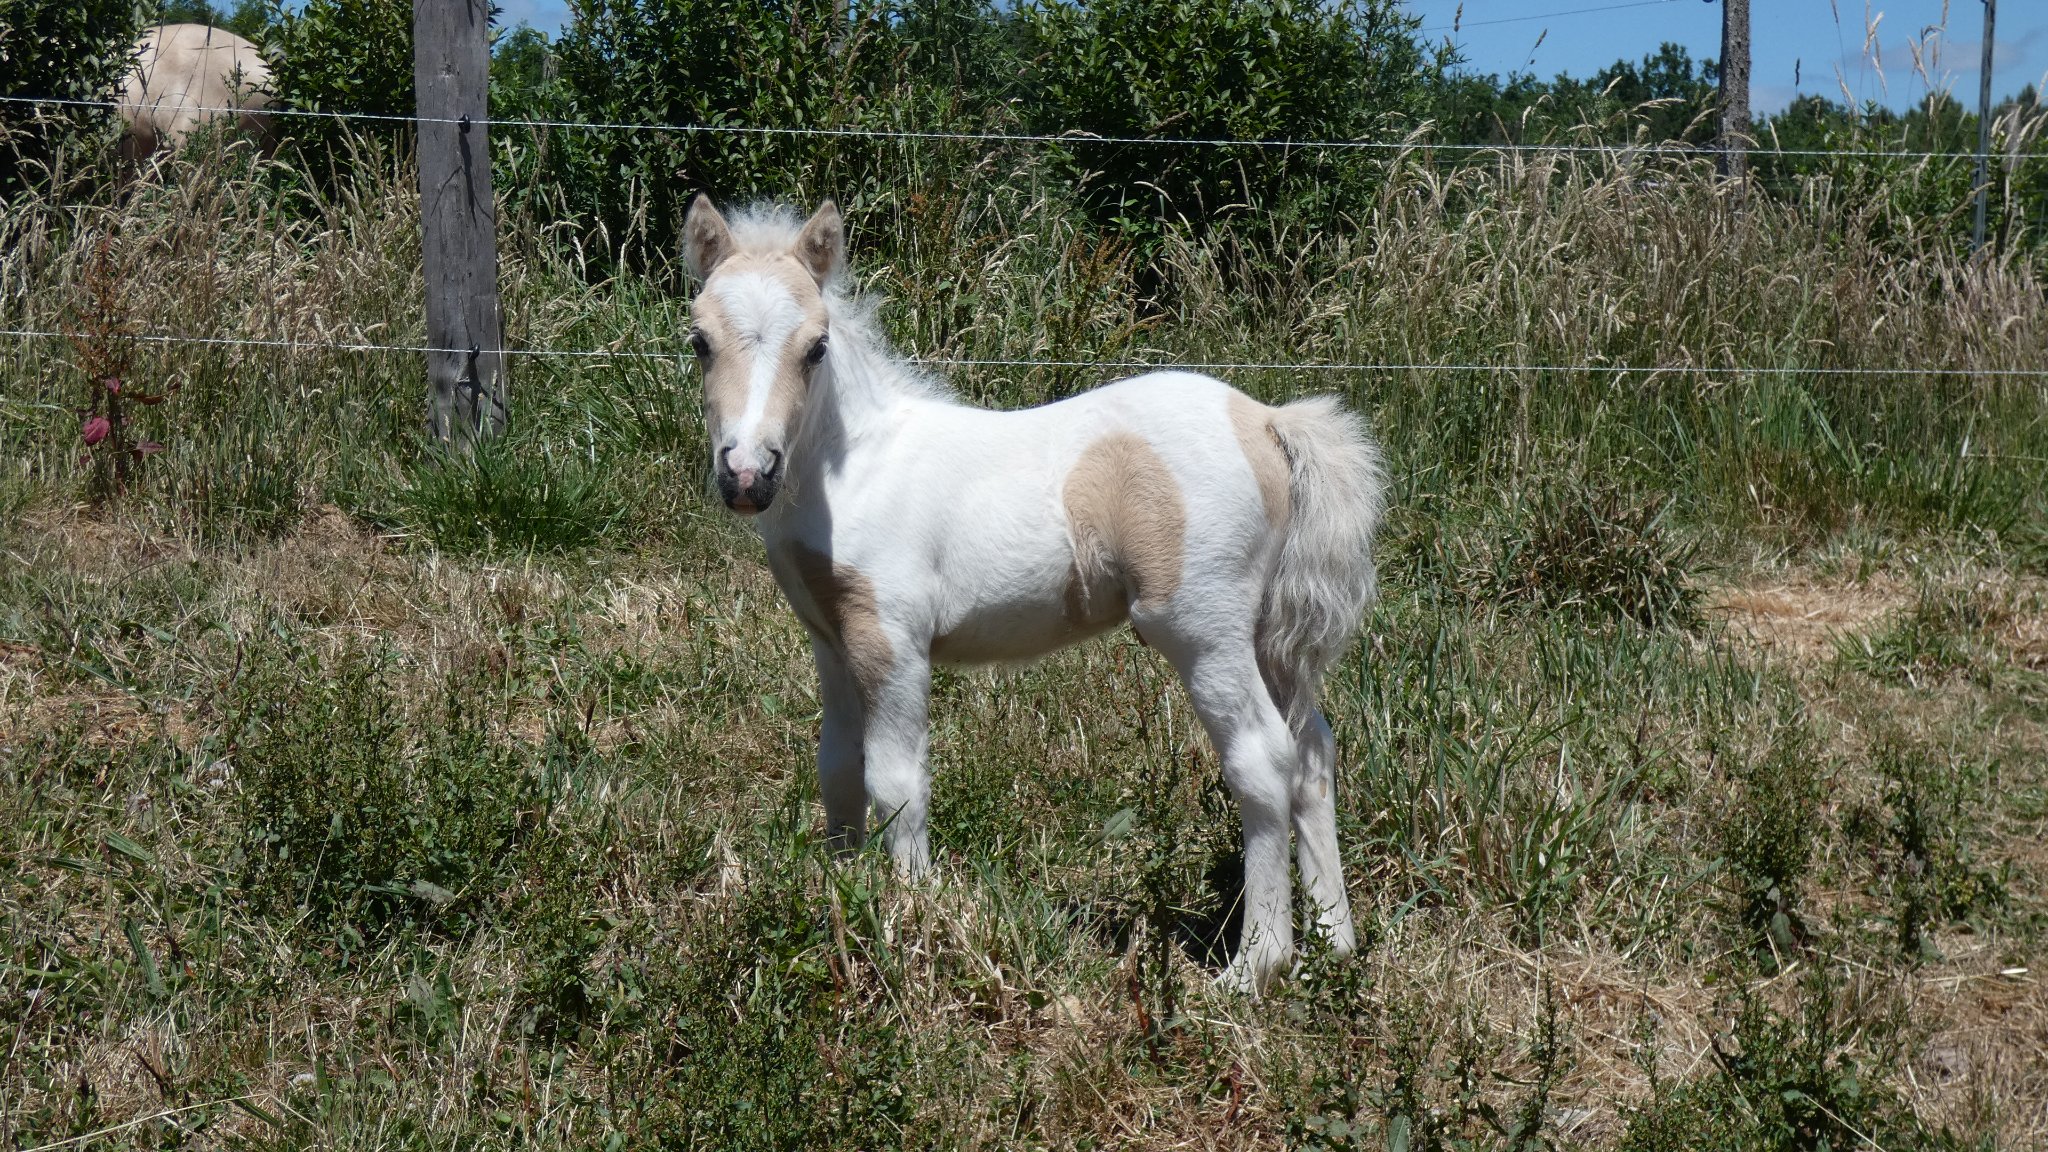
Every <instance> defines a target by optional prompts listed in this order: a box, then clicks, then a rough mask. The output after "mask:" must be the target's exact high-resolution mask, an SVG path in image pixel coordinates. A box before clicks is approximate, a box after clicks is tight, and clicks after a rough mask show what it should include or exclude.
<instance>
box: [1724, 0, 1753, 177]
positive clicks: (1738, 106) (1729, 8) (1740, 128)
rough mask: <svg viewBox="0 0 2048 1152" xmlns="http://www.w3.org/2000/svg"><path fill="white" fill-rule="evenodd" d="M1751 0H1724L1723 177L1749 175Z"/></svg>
mask: <svg viewBox="0 0 2048 1152" xmlns="http://www.w3.org/2000/svg"><path fill="white" fill-rule="evenodd" d="M1749 132H1750V124H1749V0H1721V132H1720V137H1721V138H1720V145H1721V175H1723V176H1726V177H1727V178H1728V179H1730V180H1733V181H1736V182H1738V183H1740V182H1741V181H1743V180H1745V179H1747V178H1748V176H1749Z"/></svg>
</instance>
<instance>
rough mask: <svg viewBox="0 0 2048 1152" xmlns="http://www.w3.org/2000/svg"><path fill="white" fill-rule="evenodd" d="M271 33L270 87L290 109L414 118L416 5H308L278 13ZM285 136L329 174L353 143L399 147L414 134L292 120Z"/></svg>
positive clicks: (385, 126) (381, 1)
mask: <svg viewBox="0 0 2048 1152" xmlns="http://www.w3.org/2000/svg"><path fill="white" fill-rule="evenodd" d="M277 16H278V18H277V21H276V22H275V23H274V24H272V25H270V27H269V28H268V29H267V30H266V32H265V39H264V55H265V57H267V58H268V59H269V61H270V85H271V89H272V90H273V91H274V92H276V94H277V98H278V100H279V102H280V103H282V104H283V105H284V106H285V107H287V108H291V109H296V110H300V111H305V112H353V113H365V114H369V115H375V116H408V117H409V116H411V115H413V113H414V111H415V110H416V109H415V105H414V102H413V91H412V3H411V0H307V3H306V5H305V7H303V8H300V9H298V10H296V11H294V10H292V9H290V8H283V7H281V8H279V10H278V13H277ZM285 133H286V135H288V136H289V137H290V138H291V139H292V140H294V141H295V142H296V143H297V145H298V148H299V149H300V151H301V152H302V153H303V154H304V155H305V157H306V158H307V160H308V167H309V169H310V170H311V171H312V172H315V173H320V172H328V171H332V170H333V168H334V167H336V166H338V165H339V164H340V163H341V161H342V160H343V158H345V157H347V156H348V155H349V152H350V143H349V142H350V141H351V140H355V139H359V138H360V139H369V140H377V141H382V142H384V143H386V144H394V143H399V142H402V141H407V140H410V139H411V136H412V129H411V127H410V126H409V125H401V124H396V123H389V122H378V121H347V120H341V119H330V118H327V117H320V116H293V117H290V118H289V120H288V122H287V124H286V125H285Z"/></svg>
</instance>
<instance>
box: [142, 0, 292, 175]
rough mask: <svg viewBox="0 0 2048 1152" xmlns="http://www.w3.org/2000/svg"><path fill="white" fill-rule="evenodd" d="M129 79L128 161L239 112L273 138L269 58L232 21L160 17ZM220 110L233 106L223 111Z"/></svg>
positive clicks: (251, 128) (263, 139) (243, 122)
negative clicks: (230, 26) (224, 24)
mask: <svg viewBox="0 0 2048 1152" xmlns="http://www.w3.org/2000/svg"><path fill="white" fill-rule="evenodd" d="M140 51H141V54H140V55H139V56H138V57H137V59H136V61H135V67H134V69H132V70H131V71H130V72H129V73H128V75H127V77H126V78H125V79H124V80H123V81H122V87H121V99H120V103H119V109H118V110H119V112H120V115H121V123H122V128H123V131H122V134H121V155H122V157H123V158H124V159H127V160H129V161H131V162H132V161H138V160H142V159H144V158H146V157H148V156H149V155H150V154H151V153H153V152H155V151H156V150H158V149H159V148H167V149H176V148H177V147H178V146H180V145H182V144H183V143H184V142H185V141H186V139H187V138H188V137H190V136H191V135H192V133H193V132H195V131H197V130H198V128H199V127H200V125H202V124H205V123H208V122H209V121H213V120H217V119H221V118H223V117H224V116H227V115H230V114H231V115H233V116H234V118H235V121H236V123H237V124H239V125H240V126H241V128H242V130H243V131H245V132H247V133H249V134H250V135H251V136H252V137H254V138H255V139H256V140H257V141H258V142H259V143H260V144H263V145H266V146H267V145H268V144H269V143H270V141H271V135H270V123H269V121H270V118H269V117H268V116H265V115H264V114H263V113H264V110H265V109H267V108H269V107H270V106H271V104H272V102H273V99H272V96H271V94H270V91H269V88H268V85H269V84H270V65H269V64H267V63H265V62H264V59H263V53H262V52H260V51H258V50H257V48H256V45H254V44H251V43H250V42H249V41H247V40H244V39H243V38H242V37H240V36H237V35H235V34H234V33H233V32H230V31H228V30H227V29H225V28H214V27H210V26H208V25H205V24H159V25H157V26H156V27H154V28H151V29H150V30H149V31H148V32H147V33H145V34H144V35H143V37H142V42H141V45H140ZM218 109H231V110H232V112H231V113H230V112H222V111H218Z"/></svg>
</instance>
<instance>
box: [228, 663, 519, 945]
mask: <svg viewBox="0 0 2048 1152" xmlns="http://www.w3.org/2000/svg"><path fill="white" fill-rule="evenodd" d="M402 685H403V677H402V674H401V672H400V670H399V669H397V668H396V667H394V666H393V664H392V662H391V660H390V658H389V657H388V656H383V655H380V654H378V653H376V652H375V651H371V650H363V649H353V648H352V649H347V650H344V651H343V652H342V653H341V654H340V655H338V656H328V657H322V656H319V655H316V654H314V653H313V652H311V651H307V650H304V649H300V650H298V651H297V652H291V651H290V650H287V652H286V653H284V654H280V655H277V656H268V657H266V658H264V659H262V660H260V661H259V662H258V663H256V664H255V665H254V666H253V667H251V668H250V669H248V670H247V671H246V672H245V673H243V675H242V676H241V678H240V679H239V680H238V682H237V684H236V687H235V697H236V698H235V700H234V702H233V703H232V704H231V709H232V711H233V713H234V716H235V720H234V723H233V726H232V731H234V732H235V736H234V738H233V741H232V743H231V744H230V745H229V748H230V751H229V755H228V762H229V763H230V764H231V765H232V766H233V772H234V775H235V779H236V782H237V800H238V806H239V809H240V821H241V826H242V853H241V876H240V885H241V887H242V890H243V891H244V892H245V894H246V895H247V896H248V898H249V899H250V901H251V903H252V904H254V905H255V906H256V907H258V908H259V909H262V910H265V911H266V912H269V913H272V914H280V913H283V912H285V911H286V910H296V913H297V919H298V921H299V923H301V924H303V925H304V926H306V927H307V928H308V929H310V930H313V931H316V932H320V933H325V934H330V935H331V936H332V937H333V938H334V939H335V940H336V941H337V942H339V943H340V944H342V945H343V946H344V947H345V948H354V947H360V946H361V945H362V944H363V943H364V942H365V941H368V940H374V939H375V938H377V937H379V936H381V935H383V934H385V933H387V932H389V931H391V930H392V929H394V928H395V927H398V926H402V925H407V924H420V925H427V926H431V925H436V924H446V923H454V922H459V921H460V920H461V919H463V918H465V917H468V916H471V915H474V914H476V913H478V912H480V911H482V910H483V909H485V908H486V907H487V906H488V904H487V902H488V900H489V898H490V897H492V896H493V895H495V894H496V893H497V891H498V890H499V889H500V888H501V887H502V886H503V885H504V884H505V883H506V881H507V879H508V876H507V865H508V862H509V853H510V851H511V849H512V848H513V847H514V845H515V844H516V843H517V842H518V841H519V839H520V838H521V837H522V835H523V834H524V833H525V832H526V831H527V830H528V829H529V828H530V827H531V825H532V822H533V821H534V819H535V818H536V814H537V809H539V808H541V807H544V805H545V803H546V801H547V797H548V796H549V794H550V791H551V790H552V789H553V788H555V787H557V786H558V781H557V780H553V779H550V778H549V776H548V774H547V773H545V772H543V771H536V770H535V767H534V766H532V765H530V764H529V763H528V762H527V761H526V759H525V758H524V757H522V756H521V755H519V754H518V752H517V751H516V750H514V749H513V748H511V747H508V746H507V745H505V744H504V743H502V742H501V741H499V740H498V739H496V738H494V737H493V736H492V734H491V722H492V720H493V719H494V717H493V716H492V715H491V712H492V710H493V709H492V702H491V699H490V697H489V696H488V695H486V694H485V693H483V692H481V691H480V690H479V689H480V687H481V685H479V684H477V683H476V682H475V681H474V680H471V679H467V678H464V677H462V676H461V675H459V674H458V675H452V676H450V677H448V678H447V679H446V680H445V681H444V682H443V684H442V685H441V688H440V693H439V695H440V701H439V704H440V706H439V708H438V709H433V710H426V709H419V708H415V707H413V706H412V705H410V704H409V703H408V697H407V695H406V694H405V692H404V689H403V687H402Z"/></svg>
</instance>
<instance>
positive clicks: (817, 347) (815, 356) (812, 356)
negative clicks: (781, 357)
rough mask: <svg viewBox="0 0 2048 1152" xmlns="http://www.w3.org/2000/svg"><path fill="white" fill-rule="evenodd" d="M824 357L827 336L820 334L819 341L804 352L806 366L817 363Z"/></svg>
mask: <svg viewBox="0 0 2048 1152" xmlns="http://www.w3.org/2000/svg"><path fill="white" fill-rule="evenodd" d="M824 358H825V338H824V337H823V336H820V337H818V342H817V343H815V344H813V345H811V350H810V351H808V352H806V353H804V364H805V365H806V366H811V365H815V364H816V363H817V362H818V361H820V360H823V359H824Z"/></svg>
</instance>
